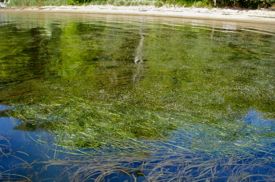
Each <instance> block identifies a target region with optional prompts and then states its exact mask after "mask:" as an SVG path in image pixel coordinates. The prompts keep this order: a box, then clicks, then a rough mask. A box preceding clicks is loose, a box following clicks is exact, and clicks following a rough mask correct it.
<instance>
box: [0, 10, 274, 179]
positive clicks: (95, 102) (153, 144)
mask: <svg viewBox="0 0 275 182" xmlns="http://www.w3.org/2000/svg"><path fill="white" fill-rule="evenodd" d="M129 20H130V21H129ZM129 22H130V23H129ZM190 22H191V23H192V24H191V23H190ZM190 22H188V23H187V22H185V23H175V22H173V21H168V20H157V19H150V18H148V19H147V18H142V17H139V18H134V17H132V18H129V17H113V16H107V17H106V16H103V17H97V16H88V15H83V16H81V15H79V16H75V15H74V16H71V15H64V16H58V17H57V16H55V15H50V14H48V15H45V14H36V15H34V14H26V15H24V16H22V14H18V15H17V14H4V13H3V14H2V15H1V19H0V37H1V39H0V103H1V104H0V116H1V117H0V123H1V127H0V161H1V162H0V181H11V180H14V181H16V180H17V181H31V180H33V181H43V180H52V181H62V180H63V181H89V180H91V181H94V180H95V181H104V180H105V181H107V180H108V179H112V180H114V181H123V180H124V181H126V180H128V181H177V180H178V181H205V180H209V181H218V180H221V181H226V180H227V181H242V180H243V181H245V180H247V181H257V180H258V181H272V180H273V179H274V174H275V171H274V170H275V169H274V153H275V151H274V150H275V148H274V143H275V141H274V137H275V124H274V122H275V121H274V118H275V94H274V92H275V90H274V83H275V72H274V66H275V62H274V60H275V55H274V50H275V44H274V42H275V34H274V32H272V31H270V30H267V31H262V32H261V31H258V30H257V29H254V28H251V27H250V28H247V27H246V28H243V27H239V26H238V25H236V24H234V23H226V24H223V23H221V22H220V24H218V23H217V24H215V23H213V22H212V23H213V24H211V26H209V25H202V24H199V23H198V24H197V23H196V22H194V21H193V20H192V21H190ZM11 48H12V50H11ZM268 118H269V119H268ZM13 120H15V121H16V122H14V123H13ZM7 126H8V127H7ZM59 179H60V180H59Z"/></svg>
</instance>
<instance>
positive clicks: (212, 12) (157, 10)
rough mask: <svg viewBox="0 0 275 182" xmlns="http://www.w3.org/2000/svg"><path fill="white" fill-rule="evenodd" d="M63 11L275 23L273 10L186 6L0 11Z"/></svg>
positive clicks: (1, 10)
mask: <svg viewBox="0 0 275 182" xmlns="http://www.w3.org/2000/svg"><path fill="white" fill-rule="evenodd" d="M7 11H9V12H10V11H13V12H54V13H58V12H62V13H85V14H86V13H88V14H116V15H129V16H130V15H131V16H154V17H174V18H192V19H205V20H222V21H238V22H258V23H270V24H275V11H271V10H265V9H263V10H235V9H219V8H212V9H208V8H184V7H154V6H112V5H90V6H43V7H24V8H2V9H0V12H7Z"/></svg>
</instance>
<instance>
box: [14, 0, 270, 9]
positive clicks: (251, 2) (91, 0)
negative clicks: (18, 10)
mask: <svg viewBox="0 0 275 182" xmlns="http://www.w3.org/2000/svg"><path fill="white" fill-rule="evenodd" d="M274 2H275V1H274V0H216V1H215V0H12V1H11V4H10V5H11V6H36V5H38V6H43V5H75V4H113V5H156V6H162V5H177V6H195V7H209V6H217V7H241V8H252V9H256V8H268V7H270V6H271V5H272V4H273V3H274Z"/></svg>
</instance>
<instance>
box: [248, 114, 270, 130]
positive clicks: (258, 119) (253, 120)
mask: <svg viewBox="0 0 275 182" xmlns="http://www.w3.org/2000/svg"><path fill="white" fill-rule="evenodd" d="M244 122H245V123H246V124H249V125H252V126H255V127H259V128H263V127H264V128H269V129H271V130H272V131H275V120H272V119H265V118H263V116H262V114H261V113H260V112H257V111H256V110H250V111H249V112H248V113H247V115H246V116H245V117H244Z"/></svg>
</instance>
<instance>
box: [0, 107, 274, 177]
mask: <svg viewBox="0 0 275 182" xmlns="http://www.w3.org/2000/svg"><path fill="white" fill-rule="evenodd" d="M244 122H245V123H246V124H247V125H253V126H257V127H262V126H263V124H261V122H268V123H269V124H268V125H264V127H265V128H266V127H271V126H273V125H272V124H273V123H272V122H273V120H267V119H264V118H263V117H262V115H261V114H260V113H259V112H256V111H249V112H248V114H247V115H246V116H245V117H244ZM20 123H21V121H19V120H17V119H15V118H12V117H1V118H0V126H1V127H0V136H1V138H0V146H1V153H0V161H1V163H0V166H1V167H0V174H1V175H0V181H1V180H7V179H12V180H28V179H30V180H33V181H40V180H41V179H49V180H55V181H68V180H88V181H94V180H95V179H97V180H101V181H135V180H136V181H148V180H149V181H167V180H173V179H176V180H179V181H194V180H198V181H201V180H206V179H207V180H210V181H227V180H232V181H241V180H250V181H257V180H258V181H272V179H274V174H275V163H274V155H275V148H274V146H275V141H274V140H273V139H271V140H268V139H267V140H265V139H263V140H261V141H259V143H261V146H260V147H257V148H253V147H252V148H251V147H250V148H249V147H248V148H246V149H245V150H239V149H235V150H232V151H234V152H231V153H230V152H229V153H226V152H228V151H230V150H229V149H231V148H237V147H236V146H235V141H226V142H224V143H221V144H220V146H219V145H218V144H217V142H213V141H211V140H217V139H218V138H217V136H216V134H215V130H213V131H212V130H211V128H207V127H206V128H204V129H202V128H203V127H205V126H203V125H199V124H198V125H197V126H194V127H193V128H190V129H192V130H189V128H183V129H179V130H177V131H175V132H174V134H173V135H171V137H170V139H169V140H166V141H143V142H146V145H147V144H148V145H149V146H151V149H149V150H148V152H146V150H145V151H144V153H139V152H135V151H132V152H129V151H127V150H125V151H117V150H114V151H112V150H110V149H109V150H108V149H106V150H102V151H100V150H89V149H84V150H81V149H78V150H77V149H76V150H71V149H66V148H63V147H61V146H57V145H55V144H54V143H55V142H54V136H53V135H51V134H50V133H48V132H46V131H41V130H36V131H23V130H18V129H17V126H18V125H19V124H20ZM270 124H271V125H270ZM245 129H246V128H245ZM248 129H249V127H248ZM211 132H213V133H211ZM202 136H204V137H202ZM248 138H249V137H248ZM197 140H201V143H200V142H199V141H197ZM244 141H246V139H244ZM202 143H204V144H205V145H208V147H210V148H212V150H208V148H207V150H206V148H204V146H203V145H202ZM213 144H215V145H213ZM200 147H201V148H200ZM215 147H216V148H215ZM226 147H228V149H226V150H224V151H222V150H221V148H226ZM211 151H212V152H211ZM217 151H221V152H219V153H217ZM5 171H9V172H8V173H7V172H5ZM12 174H18V175H20V176H21V177H18V176H13V175H12ZM1 178H2V179H1Z"/></svg>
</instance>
